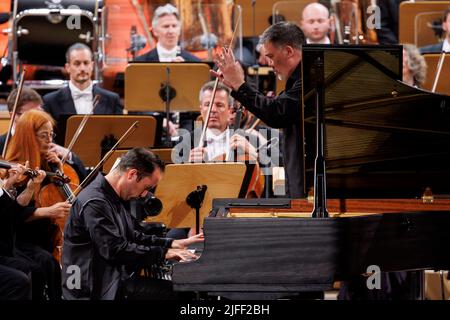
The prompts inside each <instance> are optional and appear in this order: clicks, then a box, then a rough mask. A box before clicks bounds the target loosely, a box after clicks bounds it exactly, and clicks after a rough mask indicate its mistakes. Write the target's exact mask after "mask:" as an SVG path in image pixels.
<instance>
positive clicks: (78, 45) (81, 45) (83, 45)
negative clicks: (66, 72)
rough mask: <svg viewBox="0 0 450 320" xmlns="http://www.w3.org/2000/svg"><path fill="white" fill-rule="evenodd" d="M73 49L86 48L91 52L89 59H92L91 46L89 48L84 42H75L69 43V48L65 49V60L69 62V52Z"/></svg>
mask: <svg viewBox="0 0 450 320" xmlns="http://www.w3.org/2000/svg"><path fill="white" fill-rule="evenodd" d="M75 50H88V51H89V52H90V53H91V60H92V56H93V55H92V50H91V48H89V46H87V45H85V44H84V43H80V42H76V43H74V44H73V45H71V46H70V47H69V49H67V51H66V62H67V63H69V62H70V54H71V53H72V51H75Z"/></svg>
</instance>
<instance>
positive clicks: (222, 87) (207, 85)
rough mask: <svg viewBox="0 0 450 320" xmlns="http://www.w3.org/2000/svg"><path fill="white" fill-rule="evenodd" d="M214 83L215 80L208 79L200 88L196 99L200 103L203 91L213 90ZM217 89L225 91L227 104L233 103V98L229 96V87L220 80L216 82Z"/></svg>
mask: <svg viewBox="0 0 450 320" xmlns="http://www.w3.org/2000/svg"><path fill="white" fill-rule="evenodd" d="M214 84H215V81H209V82H207V83H205V84H204V85H203V86H202V88H201V89H200V93H199V95H198V100H199V102H200V103H202V101H203V96H204V95H205V91H208V90H209V91H213V90H214ZM217 90H222V91H225V92H226V93H227V95H228V105H229V106H232V105H233V103H234V99H233V97H232V96H231V89H230V88H229V87H227V86H226V85H224V84H223V83H222V82H219V83H218V84H217Z"/></svg>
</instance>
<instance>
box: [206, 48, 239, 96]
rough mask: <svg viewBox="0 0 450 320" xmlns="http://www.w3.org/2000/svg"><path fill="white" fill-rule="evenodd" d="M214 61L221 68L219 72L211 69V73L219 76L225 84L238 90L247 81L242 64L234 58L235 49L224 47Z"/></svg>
mask: <svg viewBox="0 0 450 320" xmlns="http://www.w3.org/2000/svg"><path fill="white" fill-rule="evenodd" d="M214 62H215V63H216V65H217V67H218V68H219V70H218V72H217V71H214V70H211V71H210V72H211V74H212V75H213V76H215V77H219V79H220V80H222V81H223V83H224V84H225V85H227V86H228V87H231V88H232V89H233V90H234V91H237V90H238V89H239V87H240V86H241V85H242V84H243V83H244V82H245V77H244V70H243V69H242V67H241V64H240V63H239V62H238V61H235V59H234V54H233V51H232V50H230V49H228V48H224V49H223V52H222V54H221V55H220V56H219V57H218V58H217V59H216V60H215V61H214Z"/></svg>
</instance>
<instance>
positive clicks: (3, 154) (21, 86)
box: [2, 69, 26, 159]
mask: <svg viewBox="0 0 450 320" xmlns="http://www.w3.org/2000/svg"><path fill="white" fill-rule="evenodd" d="M25 73H26V69H23V71H22V75H21V76H20V82H19V87H18V88H17V94H16V100H15V101H14V108H13V112H12V115H11V120H10V122H9V128H8V132H7V134H6V140H5V145H4V146H3V150H2V158H3V159H5V156H6V150H7V149H8V144H9V140H10V138H11V131H12V127H13V125H14V120H15V119H16V113H17V105H18V104H19V98H20V95H21V94H22V88H23V82H24V79H25Z"/></svg>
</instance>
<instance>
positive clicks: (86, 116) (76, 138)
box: [61, 94, 100, 164]
mask: <svg viewBox="0 0 450 320" xmlns="http://www.w3.org/2000/svg"><path fill="white" fill-rule="evenodd" d="M99 102H100V95H98V94H97V95H95V97H94V101H93V103H92V111H91V112H90V113H87V114H85V115H84V117H83V120H81V122H80V125H79V126H78V128H77V131H75V134H74V135H73V137H72V140H70V143H69V146H68V147H67V152H66V154H65V155H64V158H62V160H61V162H62V164H64V163H66V161H67V159H68V158H69V154H70V153H71V152H72V148H73V146H74V145H75V142H76V141H77V140H78V137H79V136H80V134H81V132H82V131H83V129H84V126H85V125H86V122H87V121H88V120H89V118H90V116H92V115H93V114H94V110H95V107H96V106H97V105H98V103H99Z"/></svg>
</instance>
